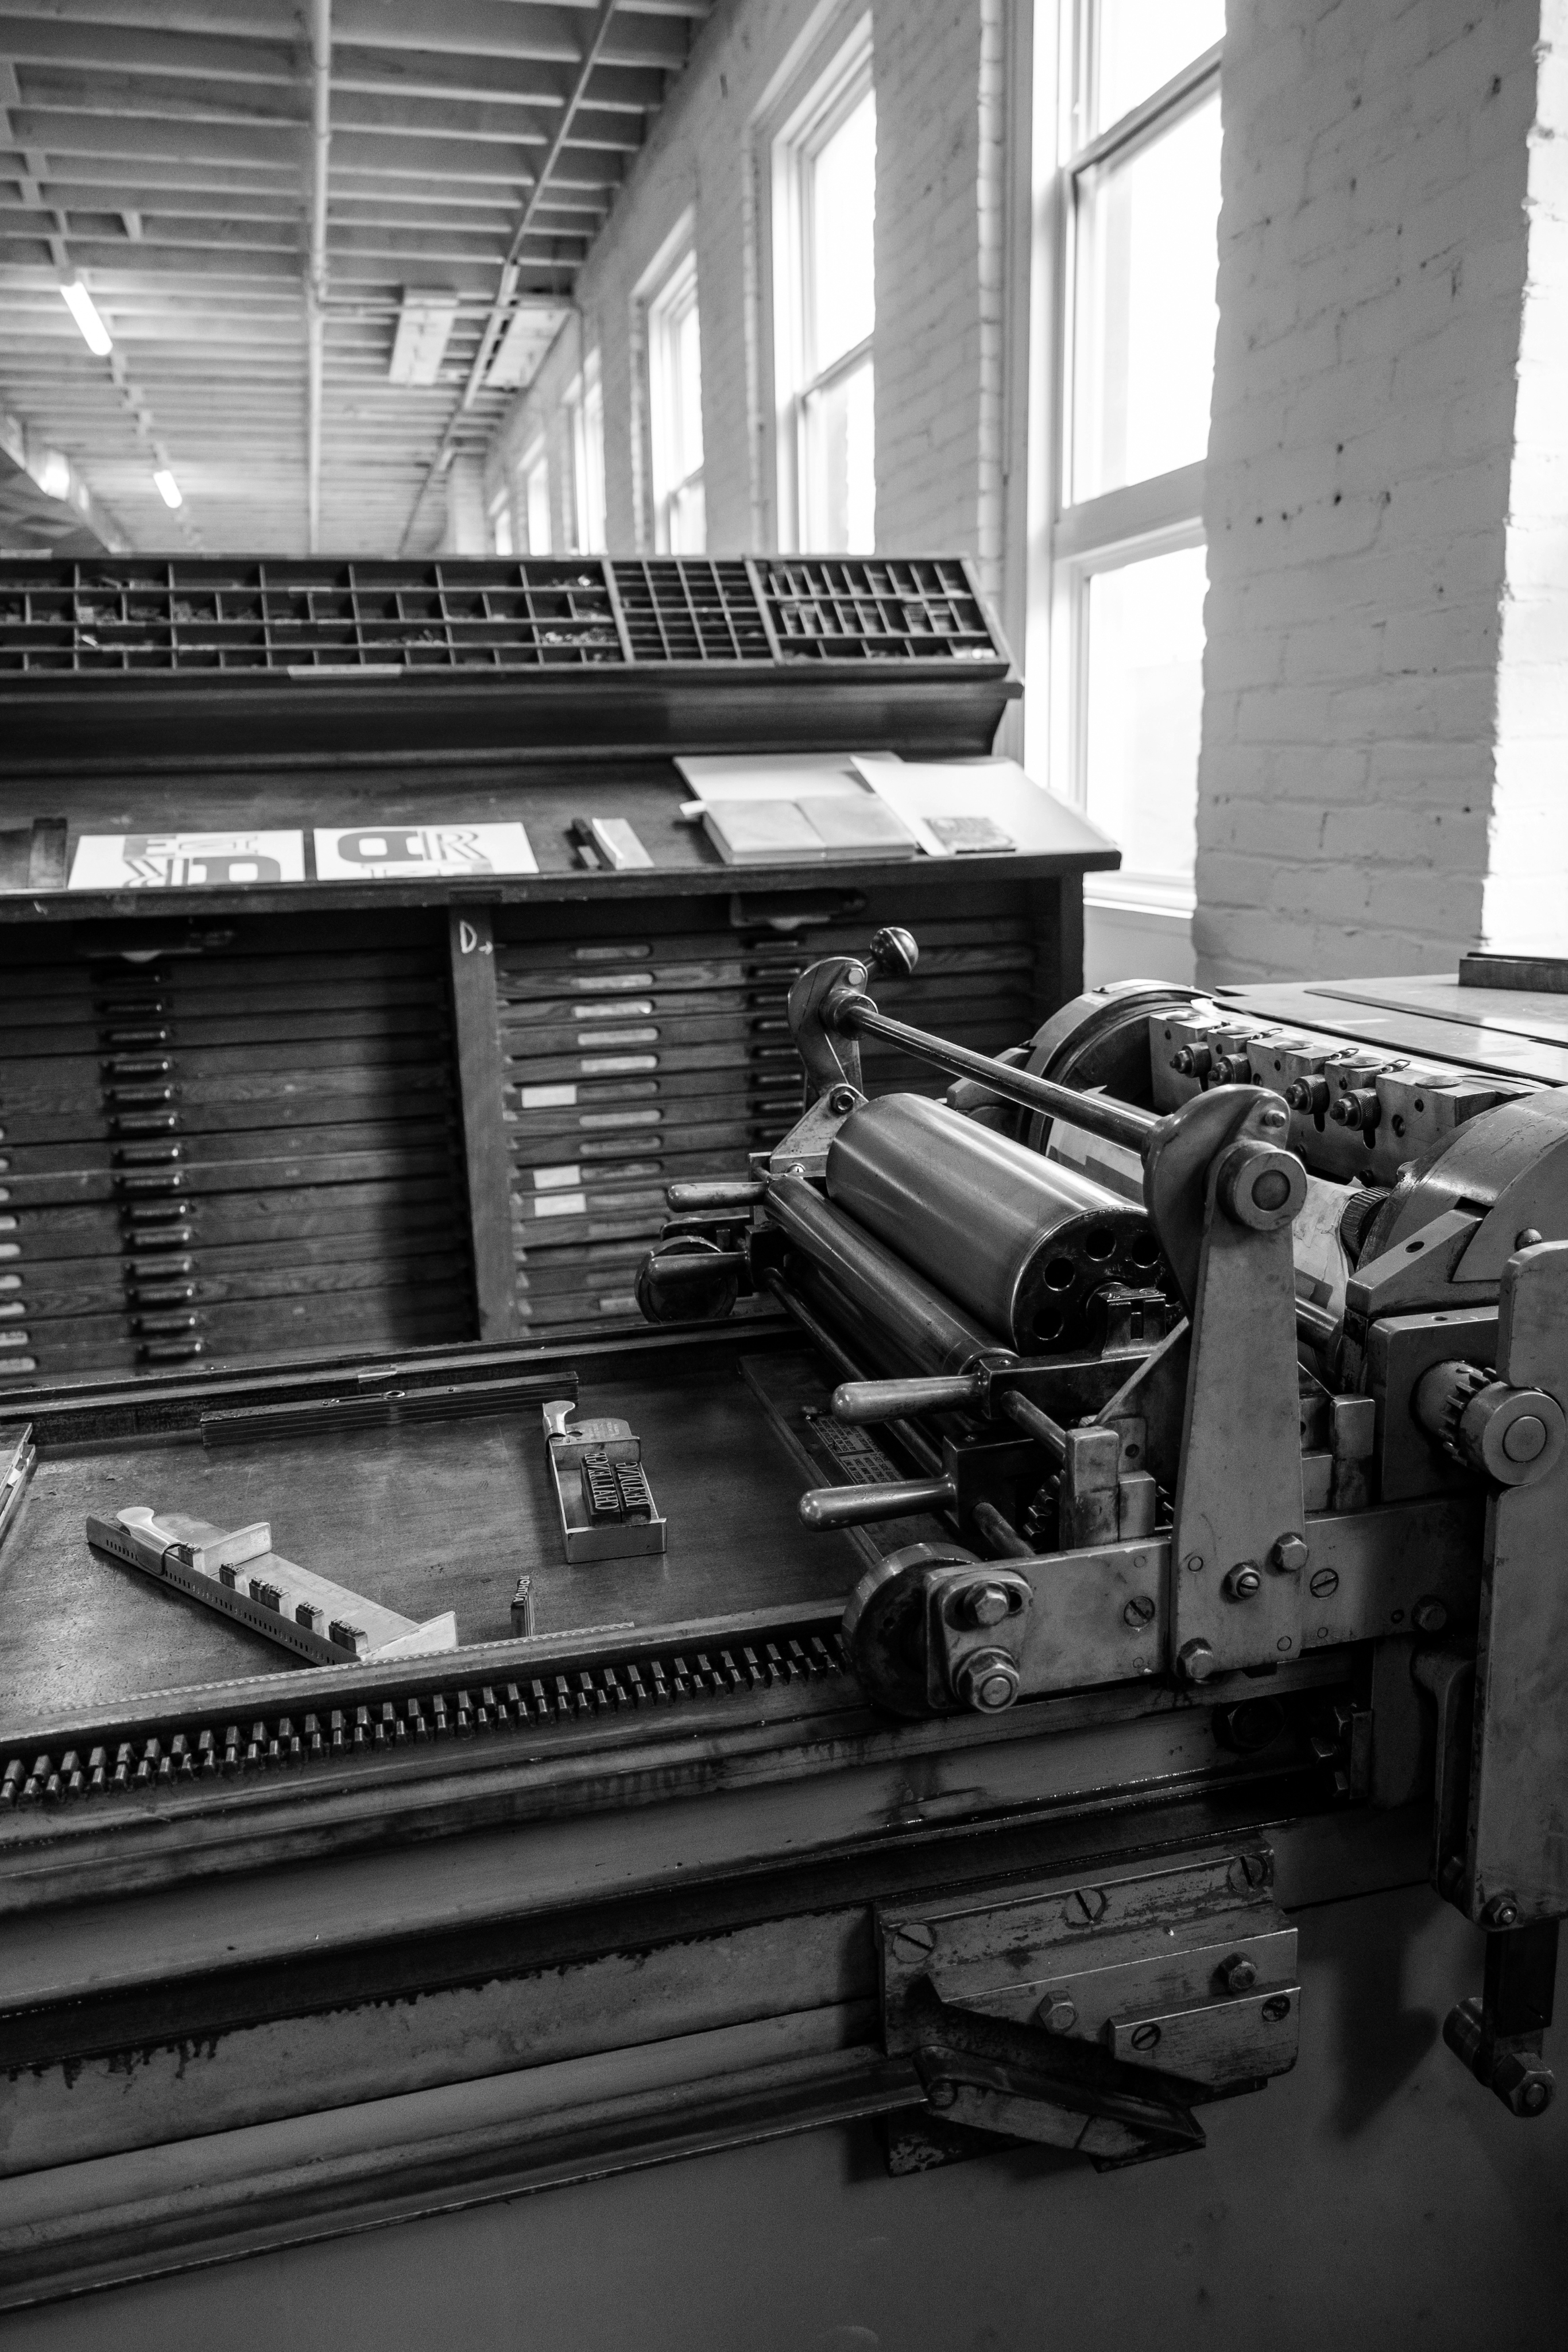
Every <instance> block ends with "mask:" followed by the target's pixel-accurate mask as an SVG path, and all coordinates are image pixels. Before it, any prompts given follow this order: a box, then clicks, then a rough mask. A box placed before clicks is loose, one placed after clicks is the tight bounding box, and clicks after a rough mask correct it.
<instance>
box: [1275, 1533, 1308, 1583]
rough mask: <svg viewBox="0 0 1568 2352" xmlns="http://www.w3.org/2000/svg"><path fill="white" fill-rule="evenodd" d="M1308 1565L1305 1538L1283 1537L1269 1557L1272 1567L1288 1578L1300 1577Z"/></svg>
mask: <svg viewBox="0 0 1568 2352" xmlns="http://www.w3.org/2000/svg"><path fill="white" fill-rule="evenodd" d="M1306 1564H1307V1545H1306V1538H1305V1537H1304V1536H1281V1538H1279V1540H1278V1542H1277V1543H1276V1544H1275V1546H1274V1549H1273V1550H1272V1551H1271V1552H1270V1555H1269V1565H1270V1568H1277V1569H1279V1570H1281V1572H1282V1573H1283V1574H1284V1575H1286V1576H1300V1574H1301V1570H1302V1569H1303V1568H1305V1566H1306Z"/></svg>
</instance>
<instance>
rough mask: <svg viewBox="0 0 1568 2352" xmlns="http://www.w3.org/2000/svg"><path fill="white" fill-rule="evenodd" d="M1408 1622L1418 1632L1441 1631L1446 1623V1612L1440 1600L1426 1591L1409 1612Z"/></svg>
mask: <svg viewBox="0 0 1568 2352" xmlns="http://www.w3.org/2000/svg"><path fill="white" fill-rule="evenodd" d="M1410 1622H1411V1623H1412V1625H1414V1626H1415V1628H1416V1632H1417V1633H1442V1632H1443V1631H1444V1629H1445V1628H1446V1626H1447V1625H1448V1609H1447V1607H1446V1606H1445V1605H1444V1603H1443V1602H1442V1601H1439V1600H1437V1598H1436V1597H1435V1596H1434V1595H1433V1594H1430V1593H1428V1594H1427V1598H1426V1599H1425V1600H1424V1601H1417V1602H1416V1606H1415V1608H1414V1609H1412V1611H1411V1612H1410Z"/></svg>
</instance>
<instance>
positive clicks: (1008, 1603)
mask: <svg viewBox="0 0 1568 2352" xmlns="http://www.w3.org/2000/svg"><path fill="white" fill-rule="evenodd" d="M1012 1605H1013V1604H1012V1595H1011V1594H1010V1593H1009V1591H1008V1588H1007V1586H1006V1585H1005V1584H986V1583H978V1584H961V1585H960V1586H959V1587H958V1590H957V1591H956V1592H955V1593H953V1594H952V1596H951V1598H950V1599H949V1601H948V1602H947V1607H946V1617H947V1621H948V1622H949V1624H955V1625H984V1626H987V1627H989V1626H992V1625H999V1624H1000V1623H1001V1622H1002V1620H1003V1618H1004V1617H1005V1616H1007V1615H1008V1613H1009V1611H1010V1609H1011V1608H1012Z"/></svg>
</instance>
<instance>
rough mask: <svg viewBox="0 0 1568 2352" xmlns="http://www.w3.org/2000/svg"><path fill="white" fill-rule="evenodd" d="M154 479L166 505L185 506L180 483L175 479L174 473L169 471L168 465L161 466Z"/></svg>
mask: <svg viewBox="0 0 1568 2352" xmlns="http://www.w3.org/2000/svg"><path fill="white" fill-rule="evenodd" d="M152 480H153V483H154V485H155V487H156V488H157V492H158V495H159V497H160V498H161V499H162V501H163V503H164V505H165V506H166V507H183V505H184V503H185V501H184V499H183V498H182V497H181V495H180V485H179V483H178V482H177V481H176V480H175V479H174V477H173V475H172V473H171V472H170V471H169V468H168V467H167V466H160V467H159V468H158V471H157V472H156V473H155V474H154V475H153V477H152Z"/></svg>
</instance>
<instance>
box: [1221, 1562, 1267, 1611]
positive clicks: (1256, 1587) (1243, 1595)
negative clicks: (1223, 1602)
mask: <svg viewBox="0 0 1568 2352" xmlns="http://www.w3.org/2000/svg"><path fill="white" fill-rule="evenodd" d="M1262 1588H1263V1579H1262V1577H1261V1576H1260V1574H1259V1572H1258V1566H1257V1563H1256V1561H1254V1560H1250V1559H1239V1560H1238V1561H1237V1563H1236V1565H1235V1567H1234V1568H1233V1569H1232V1570H1230V1572H1229V1574H1228V1576H1227V1578H1226V1580H1225V1582H1224V1584H1223V1585H1222V1586H1221V1588H1220V1589H1221V1591H1223V1592H1224V1594H1225V1597H1226V1599H1227V1601H1250V1600H1251V1598H1252V1596H1253V1594H1254V1593H1255V1592H1260V1591H1262Z"/></svg>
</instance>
